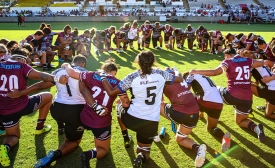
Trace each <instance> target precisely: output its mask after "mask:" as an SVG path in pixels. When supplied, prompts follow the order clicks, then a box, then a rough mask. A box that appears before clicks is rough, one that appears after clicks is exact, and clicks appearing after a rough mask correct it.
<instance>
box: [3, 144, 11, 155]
mask: <svg viewBox="0 0 275 168" xmlns="http://www.w3.org/2000/svg"><path fill="white" fill-rule="evenodd" d="M4 146H5V147H6V149H7V152H8V153H9V152H10V150H11V146H10V145H9V144H4Z"/></svg>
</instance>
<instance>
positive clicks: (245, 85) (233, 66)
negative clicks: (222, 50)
mask: <svg viewBox="0 0 275 168" xmlns="http://www.w3.org/2000/svg"><path fill="white" fill-rule="evenodd" d="M222 65H223V66H225V67H226V68H227V71H226V75H227V78H228V91H229V93H230V94H231V95H232V96H234V97H236V98H239V99H243V100H251V99H252V92H251V83H250V69H251V67H252V65H253V59H251V58H244V57H241V56H239V55H236V56H234V57H233V58H231V59H226V60H224V61H223V62H222Z"/></svg>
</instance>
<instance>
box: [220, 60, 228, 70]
mask: <svg viewBox="0 0 275 168" xmlns="http://www.w3.org/2000/svg"><path fill="white" fill-rule="evenodd" d="M223 66H224V67H226V68H227V69H228V63H227V61H226V60H223V61H222V62H221V64H220V67H221V68H222V67H223ZM222 69H223V68H222Z"/></svg>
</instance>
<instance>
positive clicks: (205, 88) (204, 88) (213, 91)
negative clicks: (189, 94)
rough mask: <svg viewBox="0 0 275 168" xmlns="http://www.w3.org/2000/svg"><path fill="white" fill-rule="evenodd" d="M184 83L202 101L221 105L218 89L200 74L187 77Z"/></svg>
mask: <svg viewBox="0 0 275 168" xmlns="http://www.w3.org/2000/svg"><path fill="white" fill-rule="evenodd" d="M186 82H187V83H188V84H190V85H191V86H192V89H193V91H194V92H195V94H196V95H199V96H200V97H201V99H202V100H204V101H209V102H214V103H223V100H222V98H221V95H220V92H219V90H218V88H217V87H216V85H215V83H214V82H213V81H212V80H211V79H210V78H209V77H207V76H202V75H200V74H195V75H189V76H188V77H187V78H186Z"/></svg>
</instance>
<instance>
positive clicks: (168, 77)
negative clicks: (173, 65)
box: [162, 71, 175, 84]
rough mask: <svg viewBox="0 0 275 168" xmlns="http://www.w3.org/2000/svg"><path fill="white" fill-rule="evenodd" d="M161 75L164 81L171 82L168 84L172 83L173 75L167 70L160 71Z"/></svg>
mask: <svg viewBox="0 0 275 168" xmlns="http://www.w3.org/2000/svg"><path fill="white" fill-rule="evenodd" d="M162 76H163V78H164V79H165V81H166V82H171V83H170V84H173V83H174V80H175V75H173V74H171V73H169V72H167V71H162Z"/></svg>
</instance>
